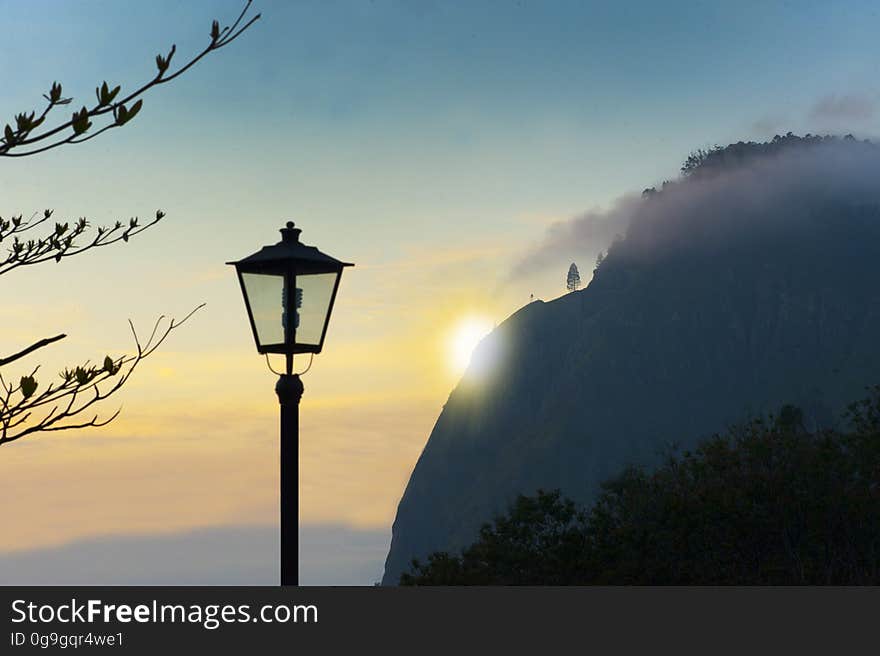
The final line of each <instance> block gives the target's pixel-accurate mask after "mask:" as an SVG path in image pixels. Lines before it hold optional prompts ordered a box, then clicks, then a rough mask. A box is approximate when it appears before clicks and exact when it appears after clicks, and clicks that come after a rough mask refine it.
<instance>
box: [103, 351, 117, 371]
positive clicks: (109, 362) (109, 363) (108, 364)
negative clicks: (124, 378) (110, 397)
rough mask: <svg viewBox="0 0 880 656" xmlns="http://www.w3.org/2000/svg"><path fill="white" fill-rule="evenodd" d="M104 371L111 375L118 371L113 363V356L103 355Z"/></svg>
mask: <svg viewBox="0 0 880 656" xmlns="http://www.w3.org/2000/svg"><path fill="white" fill-rule="evenodd" d="M104 371H106V372H107V373H108V374H110V375H111V376H112V375H113V374H115V373H116V372H117V371H118V369H117V367H116V365H115V364H114V363H113V358H111V357H110V356H109V355H106V356H104Z"/></svg>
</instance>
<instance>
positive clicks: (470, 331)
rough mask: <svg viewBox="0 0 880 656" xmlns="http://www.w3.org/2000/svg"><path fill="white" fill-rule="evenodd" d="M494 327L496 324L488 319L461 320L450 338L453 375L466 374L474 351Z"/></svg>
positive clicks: (466, 318)
mask: <svg viewBox="0 0 880 656" xmlns="http://www.w3.org/2000/svg"><path fill="white" fill-rule="evenodd" d="M494 327H495V324H494V323H493V322H492V321H491V320H490V319H488V318H486V317H479V316H472V317H465V318H464V319H461V320H459V322H458V323H457V324H456V325H455V328H453V330H452V332H451V333H450V336H449V345H448V353H449V367H450V369H451V370H452V372H453V373H455V374H462V373H464V372H465V370H466V369H467V368H468V365H469V364H470V363H471V356H472V355H473V353H474V349H476V348H477V345H478V344H479V343H480V341H481V340H482V339H483V338H484V337H485V336H486V335H488V334H489V333H490V332H492V329H493V328H494Z"/></svg>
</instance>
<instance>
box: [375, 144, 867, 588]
mask: <svg viewBox="0 0 880 656" xmlns="http://www.w3.org/2000/svg"><path fill="white" fill-rule="evenodd" d="M819 154H820V156H822V153H821V151H820V153H819ZM798 157H801V155H800V154H799V155H798ZM820 160H821V157H820ZM789 165H790V162H789V163H787V164H786V163H783V164H779V163H778V162H775V163H774V164H773V166H776V167H779V166H783V167H789ZM789 168H790V167H789ZM786 170H787V169H786ZM877 170H878V171H880V166H878V168H877ZM753 173H754V172H753ZM764 173H766V172H761V171H758V172H757V173H756V175H758V176H759V177H760V176H762V175H764ZM877 179H880V178H877ZM688 184H690V185H692V186H693V185H697V184H699V185H701V186H700V194H701V195H700V196H699V200H698V201H696V202H695V204H692V205H687V204H683V203H682V201H681V198H679V199H678V200H676V198H675V194H676V193H680V194H684V193H686V192H687V193H690V192H689V190H688V189H686V187H687V185H688ZM707 184H709V185H710V186H709V187H707V186H706V185H707ZM712 184H715V185H716V187H717V188H716V189H715V191H718V189H722V188H723V189H724V190H726V191H723V192H718V193H721V196H722V198H723V197H725V196H724V194H729V193H733V192H735V190H736V188H737V187H736V185H740V187H739V188H740V190H742V184H743V180H742V179H740V180H738V181H735V182H734V183H730V182H729V181H728V182H711V181H710V182H709V183H707V182H706V181H700V182H698V183H697V182H688V183H683V184H682V188H681V189H680V190H675V189H673V190H671V191H670V192H669V194H668V195H669V196H670V201H669V202H673V203H674V210H675V211H672V210H670V209H669V208H668V207H667V208H665V209H664V207H663V206H662V203H664V202H667V201H664V200H658V199H657V198H646V200H645V201H644V202H645V207H644V210H643V214H644V216H637V217H635V218H634V222H633V224H632V226H631V228H630V231H629V234H628V235H627V237H626V239H625V240H623V241H622V242H619V243H618V244H616V245H615V246H614V247H612V249H611V251H610V253H609V255H608V257H607V258H606V259H605V261H604V262H603V263H602V265H601V267H600V268H599V270H598V271H597V273H596V275H595V277H594V279H593V280H592V282H591V283H590V285H589V286H588V287H587V289H585V290H583V291H581V292H575V293H571V294H568V295H566V296H563V297H561V298H559V299H557V300H555V301H552V302H549V303H542V302H535V303H532V304H530V305H528V306H526V307H524V308H522V309H521V310H520V311H518V312H517V313H516V314H514V315H513V316H511V317H510V318H509V319H508V320H507V321H506V322H504V323H503V324H502V325H501V326H499V327H498V329H496V331H495V332H494V333H493V334H492V335H490V336H489V337H488V338H487V339H486V340H484V343H483V344H482V345H481V346H480V347H479V349H478V352H477V353H476V354H475V359H477V360H479V359H481V358H484V359H486V360H487V361H486V362H485V366H486V367H487V371H485V372H483V373H479V372H476V371H475V370H474V371H469V372H468V373H467V374H465V376H464V378H463V379H462V381H461V382H460V383H459V384H458V386H457V387H456V389H455V390H454V391H453V392H452V394H451V395H450V397H449V400H448V402H447V403H446V405H445V407H444V409H443V411H442V413H441V415H440V417H439V419H438V420H437V424H436V425H435V427H434V430H433V431H432V433H431V436H430V439H429V440H428V443H427V445H426V447H425V449H424V452H423V453H422V455H421V457H420V458H419V461H418V463H417V464H416V466H415V469H414V471H413V473H412V476H411V478H410V481H409V484H408V485H407V488H406V491H405V493H404V495H403V498H402V500H401V502H400V505H399V508H398V513H397V518H396V520H395V522H394V528H393V540H392V544H391V551H390V553H389V555H388V559H387V562H386V570H385V577H384V580H383V583H385V584H391V585H393V584H396V582H397V580H398V578H399V576H400V573H401V572H402V571H404V570H406V569H407V568H408V566H409V563H410V561H411V559H412V558H414V557H418V558H423V557H424V556H425V555H427V554H428V553H429V552H431V551H434V550H456V549H459V548H461V547H464V546H466V545H467V544H469V543H471V542H472V541H473V539H474V538H475V537H476V534H477V531H478V529H479V526H480V525H481V524H482V523H483V522H485V521H487V520H489V519H491V518H492V517H493V516H494V515H495V514H497V513H500V512H502V511H504V510H505V509H506V507H507V505H508V504H509V503H510V501H511V500H512V499H513V498H514V496H515V495H516V494H517V493H526V494H529V493H533V492H534V491H535V490H536V489H537V488H550V489H553V488H560V489H561V490H562V492H563V494H565V495H567V496H571V497H572V498H575V499H577V500H580V501H582V502H589V501H590V500H591V499H592V498H593V496H594V495H595V493H596V491H597V490H598V487H599V484H600V483H601V482H602V481H603V480H605V479H607V478H609V477H611V476H613V475H614V474H616V473H618V472H619V471H620V470H621V469H622V468H623V467H624V466H626V465H628V464H647V465H650V464H651V463H654V462H657V461H658V460H659V458H661V457H662V455H663V453H664V450H666V449H668V448H669V446H670V445H671V444H672V443H676V444H678V445H680V446H681V447H685V448H687V447H689V446H692V445H693V444H694V443H695V442H696V441H698V440H699V439H700V438H703V437H706V436H708V435H710V434H712V433H714V432H718V431H721V430H723V429H724V428H725V427H726V426H727V425H729V424H731V423H737V422H740V421H743V420H745V419H748V418H749V417H751V416H755V415H761V414H766V413H767V412H771V411H774V410H777V409H778V408H779V407H780V406H781V405H782V404H784V403H794V404H797V405H799V406H800V407H801V408H803V409H804V411H805V415H806V419H807V422H812V423H813V424H816V425H829V424H832V423H834V422H836V421H839V420H840V417H841V413H842V411H843V410H844V408H845V406H846V404H847V403H848V402H850V401H852V400H855V399H857V398H860V397H861V396H862V393H863V390H864V387H865V386H867V385H869V384H873V383H877V382H880V340H878V335H880V203H878V202H877V201H878V200H880V199H877V198H873V197H870V198H869V197H865V196H862V195H858V194H855V195H854V194H853V193H852V191H853V190H851V189H849V188H848V187H847V188H845V189H844V188H840V189H839V188H837V187H835V189H834V190H832V191H828V190H827V189H825V188H821V185H820V189H819V191H820V192H821V193H819V195H818V196H816V197H812V196H809V194H807V195H806V196H805V195H804V194H802V193H800V192H798V195H797V197H796V198H795V197H792V196H791V193H792V191H791V189H786V190H784V192H780V194H781V195H780V197H779V198H776V197H773V198H767V197H762V199H761V201H760V203H759V204H757V205H756V204H755V203H754V202H753V203H752V204H751V205H750V206H749V207H748V211H747V212H748V213H749V217H750V220H751V221H753V223H749V220H744V221H743V222H742V223H737V222H734V223H728V224H717V226H716V227H717V229H716V228H714V227H713V228H712V230H710V231H707V230H705V229H695V226H700V225H704V224H701V223H699V221H706V220H708V219H705V218H699V217H705V215H706V213H707V211H708V210H711V208H712V207H715V206H716V205H717V203H718V202H719V196H718V193H714V192H712V188H711V185H712ZM730 184H733V185H734V189H733V192H732V191H731V189H729V187H730ZM724 185H727V187H724ZM875 186H876V185H875ZM814 187H815V185H814ZM866 188H867V187H866ZM707 189H708V191H707ZM838 192H840V193H838ZM664 193H665V192H664ZM786 194H788V196H786ZM657 195H660V194H657ZM736 196H737V194H736V193H733V197H736ZM786 199H788V200H787V201H786ZM777 201H779V202H782V201H785V203H784V204H783V205H782V206H783V207H790V208H793V209H792V212H790V213H788V214H789V215H787V216H786V217H784V219H785V220H777V219H779V217H778V214H779V211H780V210H779V207H780V205H779V204H778V202H777ZM657 203H661V204H659V205H658V204H657ZM658 208H659V211H658ZM724 211H725V212H727V213H729V214H731V215H732V216H734V217H736V216H737V215H738V213H737V208H736V207H733V208H730V207H727V208H725V210H724ZM744 211H745V210H744ZM689 213H690V214H693V215H694V217H697V218H695V219H694V221H697V223H690V222H689V221H690V219H688V216H689ZM710 214H711V212H710ZM669 216H673V217H675V218H674V219H667V218H664V217H669ZM664 221H666V222H667V223H670V222H671V223H674V224H675V225H676V226H678V228H675V227H670V226H667V227H668V228H669V229H668V230H664V229H663V226H664V223H663V222H664ZM754 225H758V226H760V229H756V228H754V227H749V226H754ZM681 226H685V229H679V228H681ZM472 369H473V367H472Z"/></svg>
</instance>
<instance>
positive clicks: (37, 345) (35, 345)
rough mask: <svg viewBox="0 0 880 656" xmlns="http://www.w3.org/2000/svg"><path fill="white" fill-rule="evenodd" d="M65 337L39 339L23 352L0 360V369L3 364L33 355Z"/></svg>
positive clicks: (56, 336)
mask: <svg viewBox="0 0 880 656" xmlns="http://www.w3.org/2000/svg"><path fill="white" fill-rule="evenodd" d="M65 337H67V335H55V337H47V338H45V339H41V340H40V341H38V342H34V343H33V344H31V345H30V346H28V347H27V348H26V349H23V350H21V351H19V352H18V353H15V354H13V355H10V356H9V357H6V358H0V367H2V366H3V365H5V364H9V363H10V362H15V361H16V360H18V359H19V358H23V357H24V356H26V355H27V354H28V353H33V352H34V351H36V350H37V349H41V348H43V347H44V346H49V344H52V343H54V342H57V341H58V340H59V339H64V338H65Z"/></svg>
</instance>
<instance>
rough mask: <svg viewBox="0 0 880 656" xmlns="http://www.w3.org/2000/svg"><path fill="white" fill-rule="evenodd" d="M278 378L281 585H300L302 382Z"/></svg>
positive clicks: (290, 376) (291, 377) (296, 378)
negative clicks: (300, 428)
mask: <svg viewBox="0 0 880 656" xmlns="http://www.w3.org/2000/svg"><path fill="white" fill-rule="evenodd" d="M292 365H293V357H292V356H288V358H287V373H286V374H281V375H280V376H279V377H278V382H277V383H276V384H275V393H276V394H277V395H278V403H279V404H280V405H281V477H280V480H281V489H280V496H281V585H299V400H300V399H301V398H302V394H303V389H304V388H303V384H302V380H300V377H299V375H298V374H294V373H291V369H292V368H293V367H292Z"/></svg>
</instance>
